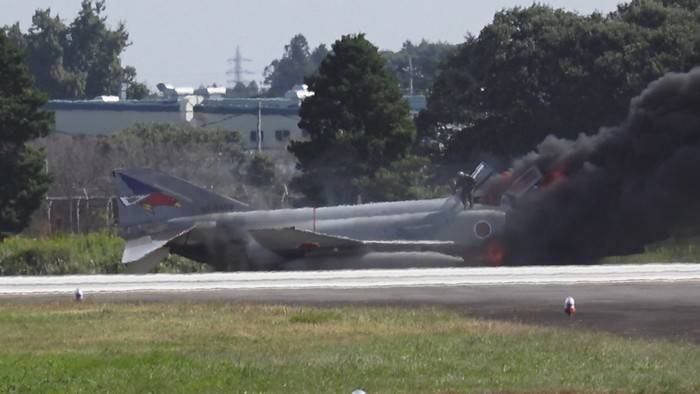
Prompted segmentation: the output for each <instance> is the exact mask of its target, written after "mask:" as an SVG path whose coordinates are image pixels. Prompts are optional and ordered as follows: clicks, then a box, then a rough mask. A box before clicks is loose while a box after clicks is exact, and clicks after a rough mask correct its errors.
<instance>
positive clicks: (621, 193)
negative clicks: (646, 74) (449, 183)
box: [506, 68, 700, 264]
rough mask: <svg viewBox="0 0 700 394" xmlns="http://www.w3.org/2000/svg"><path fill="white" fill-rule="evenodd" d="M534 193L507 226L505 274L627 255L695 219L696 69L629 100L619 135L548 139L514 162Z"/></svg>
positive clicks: (699, 86) (699, 141)
mask: <svg viewBox="0 0 700 394" xmlns="http://www.w3.org/2000/svg"><path fill="white" fill-rule="evenodd" d="M532 165H536V166H537V167H538V168H539V169H540V170H541V172H542V173H543V174H544V176H545V177H544V179H543V181H542V182H541V183H540V187H539V188H538V189H536V190H534V191H532V192H530V193H528V194H526V195H525V196H524V197H523V198H521V199H520V200H519V201H518V203H517V209H516V210H514V211H513V212H512V213H511V214H510V215H509V218H508V235H507V237H506V238H507V239H506V244H507V246H508V261H507V263H508V264H533V263H535V264H566V263H576V262H591V261H594V260H595V259H597V258H600V257H603V256H607V255H612V254H623V253H630V252H634V251H637V250H640V249H641V248H642V247H643V246H644V245H645V244H647V243H650V242H653V241H658V240H662V239H664V238H667V237H668V236H669V235H671V233H672V232H673V230H674V229H676V228H678V227H679V226H682V225H689V224H691V225H692V224H698V219H699V218H700V215H699V213H700V68H696V69H694V70H692V71H691V72H689V73H684V74H675V73H674V74H668V75H666V76H664V77H662V78H660V79H659V80H657V81H655V82H653V83H651V84H650V85H649V86H648V87H647V88H646V89H645V90H644V91H643V92H642V93H641V94H640V95H639V96H638V97H636V98H634V99H632V101H631V103H630V109H629V113H628V116H627V119H626V120H625V121H624V122H623V123H622V124H621V125H619V126H617V127H609V128H603V129H601V130H600V131H599V132H598V133H597V134H595V135H590V136H589V135H581V136H580V137H579V138H578V139H576V140H564V139H559V138H555V137H553V136H550V137H547V138H546V139H545V140H544V141H543V142H542V143H541V144H540V145H539V146H538V147H537V149H536V150H535V151H534V152H531V153H529V154H527V155H526V156H524V157H522V158H521V159H519V160H517V161H516V162H515V165H514V168H513V174H514V175H516V176H517V174H518V173H522V172H523V171H525V170H526V169H528V168H530V167H531V166H532Z"/></svg>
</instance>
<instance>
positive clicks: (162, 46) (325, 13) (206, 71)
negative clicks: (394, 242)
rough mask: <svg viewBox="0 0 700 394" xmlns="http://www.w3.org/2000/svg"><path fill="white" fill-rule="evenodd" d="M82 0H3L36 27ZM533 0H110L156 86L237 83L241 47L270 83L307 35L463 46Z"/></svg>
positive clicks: (581, 8) (568, 5)
mask: <svg viewBox="0 0 700 394" xmlns="http://www.w3.org/2000/svg"><path fill="white" fill-rule="evenodd" d="M620 2H621V1H620V0H569V1H564V0H547V1H539V3H543V4H548V5H551V6H553V7H557V8H565V9H567V10H571V11H576V12H579V13H581V14H589V13H591V12H594V11H600V12H603V13H607V12H610V11H613V10H615V8H616V6H617V4H618V3H620ZM80 3H81V0H0V5H2V13H0V26H2V25H8V24H12V23H15V22H17V21H19V22H20V27H21V28H22V30H23V31H26V30H27V29H28V28H29V26H30V25H31V18H32V15H33V14H34V11H35V10H36V9H37V8H42V9H44V8H50V9H51V11H52V14H58V15H59V16H60V17H61V19H63V20H64V21H65V22H66V24H68V23H70V22H71V21H72V20H73V19H74V18H75V16H76V15H77V13H78V11H79V9H80ZM530 4H532V1H515V0H510V1H508V0H491V1H474V0H432V1H427V0H392V1H389V0H295V1H292V0H265V1H239V0H118V1H117V0H107V3H106V5H107V9H106V15H107V23H108V24H109V25H110V26H116V25H117V23H119V22H120V21H121V22H124V23H125V24H126V29H127V31H128V32H129V38H130V41H131V45H130V46H129V47H128V48H127V49H126V51H124V53H123V54H122V59H121V60H122V65H132V66H134V67H136V71H137V80H139V81H142V82H146V83H147V84H148V85H149V86H150V87H151V88H153V87H155V85H156V84H157V83H159V82H166V83H171V84H173V85H175V86H192V87H197V86H200V85H210V84H212V83H216V84H218V85H225V84H227V80H230V79H231V78H232V76H230V75H227V74H226V72H227V70H229V69H230V68H231V67H232V65H231V64H230V63H229V62H228V59H230V58H232V57H233V56H234V54H235V52H236V46H240V50H241V54H242V55H243V57H245V58H248V59H250V60H249V61H246V62H244V64H243V65H244V68H245V69H246V70H248V71H250V72H251V74H246V75H244V78H246V79H247V80H255V81H257V82H258V83H260V82H261V81H262V79H263V76H262V73H263V70H264V68H265V66H266V65H268V64H269V63H270V62H271V61H272V60H273V59H276V58H280V57H281V56H282V53H283V51H284V45H285V44H287V43H289V40H290V39H291V38H292V37H293V36H294V35H295V34H298V33H301V34H303V35H304V36H305V37H306V39H307V40H308V42H309V46H310V47H311V48H314V47H316V46H317V45H319V44H320V43H325V44H326V45H327V46H329V47H330V45H331V44H332V43H333V42H334V41H335V40H336V39H338V38H340V37H341V36H342V35H343V34H350V33H365V34H366V37H367V39H368V40H370V41H371V42H372V43H374V45H376V46H378V47H379V48H380V49H388V50H393V51H396V50H399V49H400V48H401V45H402V44H403V42H405V41H406V40H411V41H414V42H419V41H420V40H421V39H426V40H428V41H444V42H449V43H454V44H456V43H460V42H463V41H464V37H465V35H466V34H467V33H473V34H478V33H479V31H480V30H481V29H482V28H483V27H484V26H485V25H486V24H488V23H489V22H490V21H491V20H492V19H493V15H494V13H496V12H497V11H499V10H501V9H503V8H510V7H514V6H528V5H530Z"/></svg>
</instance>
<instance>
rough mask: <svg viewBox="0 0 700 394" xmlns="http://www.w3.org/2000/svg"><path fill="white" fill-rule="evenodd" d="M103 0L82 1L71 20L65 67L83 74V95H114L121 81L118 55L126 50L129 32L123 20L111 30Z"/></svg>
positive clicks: (117, 91)
mask: <svg viewBox="0 0 700 394" xmlns="http://www.w3.org/2000/svg"><path fill="white" fill-rule="evenodd" d="M104 10H105V1H104V0H101V1H100V0H98V1H95V2H94V3H93V2H92V0H83V2H82V4H81V10H80V12H79V13H78V16H77V17H76V18H75V20H73V23H71V25H70V27H69V29H68V33H69V37H70V38H69V42H70V43H69V45H68V47H67V50H66V54H65V56H66V66H67V68H69V69H71V70H73V71H74V72H76V73H80V74H81V75H84V78H85V92H84V94H83V95H84V96H85V97H88V98H90V97H95V96H99V95H101V94H118V93H119V88H120V86H121V81H122V72H123V71H122V67H121V65H120V63H119V55H120V54H121V53H122V52H123V51H124V49H126V46H127V45H128V42H129V41H128V40H129V34H128V33H127V32H126V28H125V26H124V24H123V23H121V22H120V23H119V24H118V26H117V28H116V29H114V30H111V29H110V28H109V27H108V26H107V17H106V16H103V12H104Z"/></svg>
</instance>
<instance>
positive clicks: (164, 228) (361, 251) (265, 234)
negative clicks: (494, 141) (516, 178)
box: [113, 163, 506, 272]
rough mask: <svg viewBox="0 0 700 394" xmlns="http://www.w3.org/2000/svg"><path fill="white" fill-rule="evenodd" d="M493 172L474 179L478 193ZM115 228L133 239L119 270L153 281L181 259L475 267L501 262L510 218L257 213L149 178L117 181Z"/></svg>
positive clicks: (236, 264)
mask: <svg viewBox="0 0 700 394" xmlns="http://www.w3.org/2000/svg"><path fill="white" fill-rule="evenodd" d="M491 175H493V169H491V168H490V167H489V166H487V165H486V164H483V163H482V164H481V165H479V166H478V167H477V168H476V169H475V170H474V172H473V173H472V174H471V177H472V178H473V179H474V184H473V185H472V186H473V187H474V193H478V191H479V187H481V186H482V185H483V184H484V183H485V182H486V181H487V180H488V178H489V177H490V176H491ZM113 176H114V181H115V183H116V186H117V190H118V192H119V201H120V203H121V204H120V206H119V218H118V221H119V226H120V230H121V235H122V236H123V237H124V238H125V239H126V240H127V242H126V246H125V249H124V254H123V258H122V262H123V263H124V264H127V265H128V271H131V272H148V271H150V270H151V269H152V268H153V267H154V266H155V265H156V264H158V262H160V261H161V260H162V259H164V258H165V257H167V256H168V254H169V253H175V254H178V255H181V256H185V257H187V258H191V259H193V260H196V261H200V262H203V263H207V264H210V265H212V266H214V267H215V268H216V269H221V270H224V269H228V270H231V269H233V270H274V269H283V268H284V267H285V264H286V263H288V262H290V261H295V262H299V261H300V260H301V261H304V262H306V264H307V266H309V267H314V266H315V265H316V262H321V261H324V260H327V259H329V258H332V259H336V260H337V259H340V260H343V259H345V260H346V261H349V262H352V261H353V260H356V259H358V257H361V256H365V255H368V254H371V253H385V254H391V253H397V254H400V253H404V254H405V253H432V254H441V255H447V256H459V257H462V258H464V259H465V261H468V262H470V263H478V262H489V263H492V264H498V263H500V260H501V259H502V258H503V252H502V250H501V246H500V243H499V238H500V237H501V235H502V234H503V229H504V226H505V215H506V213H505V211H504V210H503V209H501V208H500V207H499V206H497V205H487V204H474V205H473V206H472V205H471V204H469V206H466V204H465V202H464V201H463V200H462V199H460V198H458V196H457V195H455V196H449V197H446V198H438V199H431V200H418V201H398V202H381V203H370V204H359V205H344V206H335V207H319V208H314V207H310V208H298V209H277V210H252V209H251V208H250V207H249V206H248V205H247V204H245V203H243V202H240V201H237V200H235V199H231V198H227V197H223V196H220V195H217V194H214V193H212V192H210V191H209V190H206V189H203V188H200V187H197V186H195V185H193V184H191V183H189V182H187V181H185V180H183V179H179V178H176V177H173V176H170V175H167V174H165V173H162V172H159V171H156V170H152V169H118V170H115V171H114V172H113Z"/></svg>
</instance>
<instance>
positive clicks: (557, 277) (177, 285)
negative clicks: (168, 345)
mask: <svg viewBox="0 0 700 394" xmlns="http://www.w3.org/2000/svg"><path fill="white" fill-rule="evenodd" d="M689 280H700V265H696V264H642V265H597V266H535V267H532V266H530V267H480V268H473V267H472V268H433V269H422V268H421V269H390V270H387V269H383V270H380V269H378V270H342V271H279V272H229V273H206V274H149V275H76V276H70V275H67V276H36V277H21V276H17V277H0V294H2V295H22V294H61V293H72V292H73V291H75V289H76V288H80V289H82V290H83V291H85V292H91V293H97V292H100V293H101V292H106V293H124V292H143V291H150V292H153V291H155V292H181V291H211V290H249V289H334V288H335V289H337V288H340V289H353V288H386V287H434V286H484V285H503V284H538V285H548V284H563V283H570V284H582V283H624V282H673V281H689Z"/></svg>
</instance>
